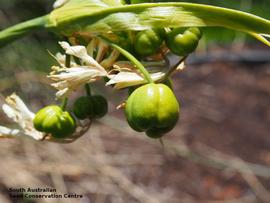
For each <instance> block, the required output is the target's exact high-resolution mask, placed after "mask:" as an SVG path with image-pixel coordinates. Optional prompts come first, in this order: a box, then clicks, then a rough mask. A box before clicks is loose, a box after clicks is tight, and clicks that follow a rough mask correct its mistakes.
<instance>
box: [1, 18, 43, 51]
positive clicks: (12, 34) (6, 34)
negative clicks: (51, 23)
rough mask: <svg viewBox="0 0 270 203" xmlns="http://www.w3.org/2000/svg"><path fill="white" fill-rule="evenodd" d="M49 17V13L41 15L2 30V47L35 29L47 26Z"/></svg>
mask: <svg viewBox="0 0 270 203" xmlns="http://www.w3.org/2000/svg"><path fill="white" fill-rule="evenodd" d="M47 18H48V16H47V15H45V16H41V17H38V18H34V19H31V20H28V21H25V22H22V23H19V24H17V25H14V26H12V27H9V28H7V29H5V30H2V31H0V47H2V46H5V45H7V44H8V43H10V42H12V41H14V40H16V39H18V38H20V37H22V36H24V35H26V34H28V33H29V32H31V31H33V30H37V29H41V28H45V24H46V20H47Z"/></svg>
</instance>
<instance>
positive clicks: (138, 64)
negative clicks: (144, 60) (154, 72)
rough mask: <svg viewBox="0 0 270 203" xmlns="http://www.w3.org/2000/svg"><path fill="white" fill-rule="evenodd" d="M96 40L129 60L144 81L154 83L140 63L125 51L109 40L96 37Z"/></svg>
mask: <svg viewBox="0 0 270 203" xmlns="http://www.w3.org/2000/svg"><path fill="white" fill-rule="evenodd" d="M98 38H99V39H101V40H103V41H105V42H106V43H108V44H109V45H110V46H112V47H113V48H115V49H116V50H117V51H119V52H120V53H121V54H123V55H124V56H125V57H126V58H127V59H128V60H130V61H131V62H132V63H133V64H134V65H135V67H136V68H137V69H138V70H140V72H141V73H142V75H143V77H144V79H145V80H146V81H147V82H148V83H154V82H153V80H152V78H151V76H150V74H149V73H148V71H147V70H146V69H145V68H144V66H143V65H142V64H141V62H140V61H138V59H136V58H135V57H134V56H133V55H132V54H131V53H129V52H128V51H126V50H125V49H123V48H121V47H120V46H118V45H117V44H115V43H113V42H111V41H110V40H109V39H107V38H105V37H104V36H98Z"/></svg>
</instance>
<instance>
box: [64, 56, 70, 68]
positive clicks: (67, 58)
mask: <svg viewBox="0 0 270 203" xmlns="http://www.w3.org/2000/svg"><path fill="white" fill-rule="evenodd" d="M70 57H71V56H70V55H69V54H66V60H65V66H66V67H67V68H70Z"/></svg>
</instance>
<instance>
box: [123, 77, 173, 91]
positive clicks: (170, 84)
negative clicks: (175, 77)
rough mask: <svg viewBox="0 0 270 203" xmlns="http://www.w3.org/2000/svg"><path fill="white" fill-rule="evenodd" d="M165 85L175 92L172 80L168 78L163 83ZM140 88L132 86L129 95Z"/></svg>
mask: <svg viewBox="0 0 270 203" xmlns="http://www.w3.org/2000/svg"><path fill="white" fill-rule="evenodd" d="M161 83H162V84H164V85H167V86H168V87H169V88H170V89H171V90H173V81H172V79H171V78H167V79H165V80H164V81H162V82H161ZM138 87H140V86H139V85H135V86H131V87H129V88H128V95H131V94H132V92H134V90H136V89H137V88H138Z"/></svg>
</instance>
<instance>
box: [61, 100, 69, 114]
mask: <svg viewBox="0 0 270 203" xmlns="http://www.w3.org/2000/svg"><path fill="white" fill-rule="evenodd" d="M67 102H68V99H67V98H66V97H65V98H64V99H63V100H62V103H61V109H62V110H63V111H65V110H66V107H67Z"/></svg>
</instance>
